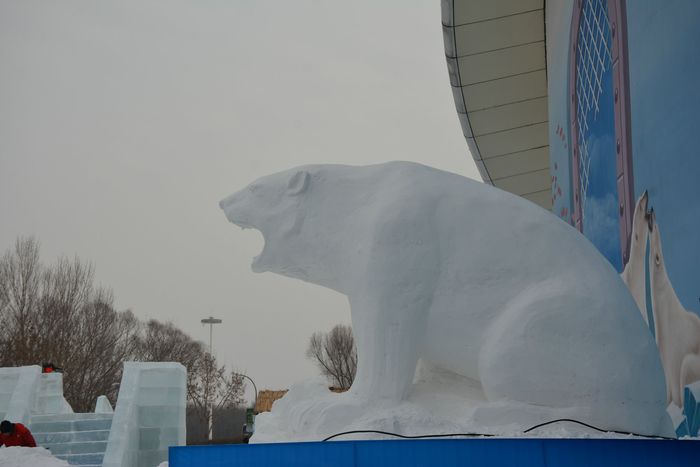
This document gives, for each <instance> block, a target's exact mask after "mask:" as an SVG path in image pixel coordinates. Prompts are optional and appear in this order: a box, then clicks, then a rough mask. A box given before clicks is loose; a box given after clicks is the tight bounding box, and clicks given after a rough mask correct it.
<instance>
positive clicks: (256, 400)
mask: <svg viewBox="0 0 700 467" xmlns="http://www.w3.org/2000/svg"><path fill="white" fill-rule="evenodd" d="M238 375H239V376H240V377H241V378H246V379H247V380H248V381H250V382H251V384H252V385H253V391H255V402H253V410H255V407H256V406H257V405H258V388H257V386H255V381H253V378H251V377H250V376H248V375H244V374H243V373H238Z"/></svg>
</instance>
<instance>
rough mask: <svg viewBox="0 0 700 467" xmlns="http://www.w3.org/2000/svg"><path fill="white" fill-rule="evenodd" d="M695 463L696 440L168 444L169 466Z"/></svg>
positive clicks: (621, 466) (699, 458)
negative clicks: (174, 445)
mask: <svg viewBox="0 0 700 467" xmlns="http://www.w3.org/2000/svg"><path fill="white" fill-rule="evenodd" d="M229 466H230V467H233V466H245V467H272V466H286V467H296V466H298V467H380V466H381V467H389V466H400V467H412V466H416V467H418V466H441V467H457V466H460V467H463V466H480V467H481V466H483V467H488V466H494V467H495V466H527V467H531V466H532V467H541V466H542V467H544V466H550V467H551V466H557V467H558V466H567V467H578V466H581V467H584V466H585V467H588V466H598V467H607V466H610V467H627V466H629V467H641V466H684V467H685V466H693V467H697V466H700V441H663V440H648V439H644V440H640V439H534V438H518V439H504V438H498V439H493V438H491V439H488V438H486V439H485V438H479V439H437V440H411V441H405V440H396V441H394V440H391V441H333V442H325V443H322V442H312V443H277V444H250V445H245V444H239V445H218V446H183V447H172V448H170V467H229Z"/></svg>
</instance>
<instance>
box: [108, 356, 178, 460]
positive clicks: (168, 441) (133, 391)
mask: <svg viewBox="0 0 700 467" xmlns="http://www.w3.org/2000/svg"><path fill="white" fill-rule="evenodd" d="M186 381H187V371H186V370H185V367H184V366H182V365H181V364H179V363H137V362H128V363H125V364H124V375H123V376H122V383H121V387H120V389H119V396H118V397H117V406H116V408H115V410H114V418H113V420H112V431H111V432H110V434H109V440H108V442H107V451H106V452H105V457H104V463H103V467H152V466H154V465H158V464H160V463H161V462H163V461H166V460H167V458H168V447H170V446H180V445H184V444H185V434H186V433H185V404H186V390H187V388H186Z"/></svg>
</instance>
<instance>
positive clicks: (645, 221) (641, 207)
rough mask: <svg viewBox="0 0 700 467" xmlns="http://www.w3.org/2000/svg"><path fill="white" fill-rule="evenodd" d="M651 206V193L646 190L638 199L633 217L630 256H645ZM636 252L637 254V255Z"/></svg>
mask: <svg viewBox="0 0 700 467" xmlns="http://www.w3.org/2000/svg"><path fill="white" fill-rule="evenodd" d="M648 207H649V194H648V193H647V192H646V191H645V192H644V193H643V194H642V196H640V197H639V199H638V200H637V204H636V205H635V207H634V214H633V217H632V236H631V239H630V241H631V245H630V257H636V256H639V257H640V258H642V261H643V258H644V254H645V252H646V248H647V237H648V234H649V229H650V228H651V220H650V217H651V215H650V213H649V211H648ZM635 253H636V255H635Z"/></svg>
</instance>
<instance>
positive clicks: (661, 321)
mask: <svg viewBox="0 0 700 467" xmlns="http://www.w3.org/2000/svg"><path fill="white" fill-rule="evenodd" d="M650 225H651V229H652V230H651V234H650V240H649V271H650V272H649V278H650V280H651V302H652V311H653V315H654V325H655V330H656V343H657V345H658V347H659V353H660V354H661V362H662V363H663V367H664V373H665V376H666V391H667V402H669V403H670V402H673V403H674V404H675V405H677V406H678V407H683V388H684V387H685V386H686V385H688V384H690V383H693V382H695V381H698V380H700V318H699V317H698V315H696V314H695V313H690V312H688V311H686V309H685V308H684V307H683V305H682V304H681V302H680V300H679V299H678V296H677V295H676V292H675V291H674V290H673V285H672V284H671V281H670V280H669V278H668V272H667V271H666V264H665V262H664V254H663V250H662V249H661V232H660V231H659V226H658V225H657V224H656V214H654V212H652V213H651V224H650Z"/></svg>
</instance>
